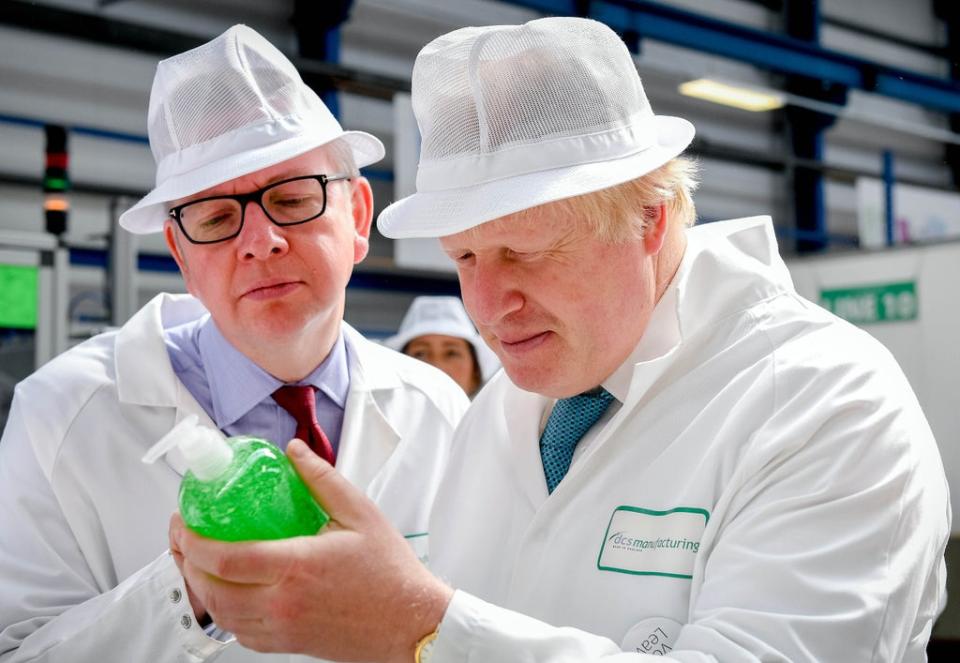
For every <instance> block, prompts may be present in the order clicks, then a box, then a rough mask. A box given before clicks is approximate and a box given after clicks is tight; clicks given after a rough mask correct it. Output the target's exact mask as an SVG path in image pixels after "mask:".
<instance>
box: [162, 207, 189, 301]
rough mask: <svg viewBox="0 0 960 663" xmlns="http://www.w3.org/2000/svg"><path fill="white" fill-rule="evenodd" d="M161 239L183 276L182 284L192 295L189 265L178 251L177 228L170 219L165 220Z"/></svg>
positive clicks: (181, 252)
mask: <svg viewBox="0 0 960 663" xmlns="http://www.w3.org/2000/svg"><path fill="white" fill-rule="evenodd" d="M163 239H164V240H165V241H166V243H167V248H168V249H170V255H172V256H173V259H174V260H175V261H176V263H177V267H179V268H180V274H181V275H182V276H183V282H184V283H185V284H186V286H187V291H188V292H190V293H191V294H192V293H193V289H192V287H191V280H190V268H189V265H187V261H186V258H184V256H183V251H181V250H180V241H179V239H178V237H177V227H176V226H175V225H174V223H173V221H171V220H170V219H167V220H166V221H165V222H164V223H163Z"/></svg>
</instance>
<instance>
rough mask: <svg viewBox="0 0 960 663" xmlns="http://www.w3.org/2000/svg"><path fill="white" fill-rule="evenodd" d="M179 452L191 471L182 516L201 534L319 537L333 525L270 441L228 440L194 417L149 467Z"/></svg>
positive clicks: (148, 459)
mask: <svg viewBox="0 0 960 663" xmlns="http://www.w3.org/2000/svg"><path fill="white" fill-rule="evenodd" d="M174 447H176V448H178V449H179V450H180V453H181V454H182V455H183V458H184V459H185V460H186V464H187V467H188V468H189V470H188V471H187V473H186V474H185V475H184V477H183V481H182V482H181V483H180V515H181V516H182V517H183V520H184V522H185V523H186V524H187V526H188V527H190V529H192V530H193V531H195V532H197V533H198V534H202V535H203V536H206V537H210V538H213V539H220V540H221V541H253V540H264V539H285V538H288V537H291V536H304V535H313V534H316V533H317V532H318V531H319V530H320V528H321V527H323V526H324V525H326V524H327V522H328V521H329V520H330V517H329V516H328V515H327V514H326V512H324V510H323V509H322V508H320V506H319V505H318V504H317V503H316V501H315V500H314V499H313V496H312V495H311V494H310V491H309V490H308V489H307V487H306V485H304V483H303V481H302V480H301V479H300V477H299V475H298V474H297V472H296V470H294V469H293V465H291V464H290V461H289V460H288V459H287V457H286V455H285V454H284V453H283V452H282V451H281V450H280V449H279V448H278V447H277V446H276V445H274V444H271V443H270V442H268V441H266V440H263V439H260V438H256V437H249V436H238V437H230V438H226V439H224V437H223V436H222V435H221V434H220V431H217V430H214V429H213V428H209V427H207V426H202V425H201V424H200V423H199V421H198V419H197V417H196V415H190V416H189V417H187V418H186V419H184V420H183V421H181V422H180V423H179V424H177V425H176V426H174V427H173V429H172V430H171V431H170V432H169V433H167V434H166V435H164V436H163V438H162V439H161V440H160V441H159V442H157V443H156V444H155V445H153V447H151V448H150V450H149V451H148V452H147V453H146V455H145V456H144V457H143V462H145V463H152V462H154V461H156V460H157V459H158V458H160V456H162V455H164V454H165V453H167V452H169V451H171V450H172V449H173V448H174Z"/></svg>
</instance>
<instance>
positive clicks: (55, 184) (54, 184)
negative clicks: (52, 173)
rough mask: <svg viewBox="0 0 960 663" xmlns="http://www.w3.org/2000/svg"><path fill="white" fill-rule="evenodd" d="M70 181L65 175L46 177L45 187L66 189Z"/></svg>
mask: <svg viewBox="0 0 960 663" xmlns="http://www.w3.org/2000/svg"><path fill="white" fill-rule="evenodd" d="M69 186H70V183H69V182H68V181H67V180H66V178H63V177H44V178H43V188H44V189H49V190H51V191H66V190H67V188H68V187H69Z"/></svg>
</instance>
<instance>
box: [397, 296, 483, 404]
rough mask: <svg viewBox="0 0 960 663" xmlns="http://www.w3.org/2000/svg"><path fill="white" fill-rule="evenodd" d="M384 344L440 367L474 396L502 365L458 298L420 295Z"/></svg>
mask: <svg viewBox="0 0 960 663" xmlns="http://www.w3.org/2000/svg"><path fill="white" fill-rule="evenodd" d="M384 343H385V344H386V345H387V346H389V347H391V348H393V349H394V350H398V351H400V352H402V353H404V354H406V355H410V356H411V357H416V358H417V359H420V360H422V361H425V362H427V363H428V364H432V365H433V366H436V367H437V368H439V369H440V370H441V371H443V372H444V373H446V374H447V375H449V376H450V377H451V378H453V379H454V381H456V383H457V384H459V385H460V387H461V388H462V389H463V390H464V391H465V392H466V393H467V395H468V396H470V397H471V398H473V396H474V395H475V394H476V393H477V392H478V391H480V387H482V386H483V384H484V383H485V382H486V381H487V380H489V379H490V377H491V376H492V375H493V374H494V373H495V372H496V371H497V369H498V368H499V367H500V365H499V362H498V361H497V358H496V355H494V354H493V352H492V351H491V350H490V348H488V347H487V346H486V344H485V343H484V342H483V339H481V338H480V335H479V334H478V333H477V330H476V328H474V326H473V323H472V322H470V318H469V317H467V312H466V311H465V310H464V308H463V304H462V303H461V302H460V300H459V299H458V298H457V297H417V298H416V299H414V300H413V303H412V304H411V305H410V308H409V309H407V313H406V315H404V316H403V321H402V322H401V323H400V329H399V330H398V331H397V334H396V335H395V336H391V337H390V338H388V339H386V340H385V341H384Z"/></svg>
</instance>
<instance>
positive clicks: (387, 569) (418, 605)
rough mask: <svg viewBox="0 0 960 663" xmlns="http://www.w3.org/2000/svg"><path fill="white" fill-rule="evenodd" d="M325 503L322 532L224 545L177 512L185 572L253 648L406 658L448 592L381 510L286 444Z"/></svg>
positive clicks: (216, 615) (301, 449)
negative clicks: (200, 533)
mask: <svg viewBox="0 0 960 663" xmlns="http://www.w3.org/2000/svg"><path fill="white" fill-rule="evenodd" d="M287 455H288V456H289V457H290V458H291V459H292V460H293V462H294V465H295V467H296V470H297V472H298V474H299V475H300V476H301V477H302V478H303V480H304V482H305V483H306V485H307V486H308V487H309V489H310V491H311V493H312V494H313V495H314V497H316V498H317V499H318V500H321V501H322V502H323V504H324V505H325V506H326V507H327V508H328V509H329V512H330V515H331V518H332V519H331V521H330V524H329V525H328V526H327V528H326V529H325V530H324V533H323V535H322V536H312V537H296V538H292V539H284V540H280V541H255V542H246V543H223V542H219V541H214V540H211V539H207V538H204V537H201V536H198V535H197V534H195V533H194V532H192V531H191V530H190V529H189V528H187V527H186V526H185V525H184V523H183V521H182V520H181V519H180V518H179V517H177V516H174V518H173V519H172V520H171V523H170V538H171V541H172V542H175V544H174V545H176V547H177V548H178V549H179V550H182V551H183V555H184V558H183V575H184V578H185V579H186V580H187V582H188V584H189V585H190V586H191V587H193V590H194V591H195V592H196V593H197V596H198V598H199V599H200V601H201V602H202V603H203V604H204V605H205V606H206V607H207V609H208V610H209V611H210V614H211V616H212V617H213V619H214V620H215V621H216V623H217V625H218V626H220V627H221V628H224V629H226V630H228V631H231V632H232V633H234V634H235V635H236V636H237V639H238V640H239V642H240V643H241V644H243V645H244V646H246V647H249V648H251V649H255V650H257V651H277V652H294V653H303V654H308V655H311V656H315V657H318V658H325V659H332V660H362V661H404V662H406V661H410V660H412V659H413V650H414V646H415V644H416V642H417V641H418V640H419V639H420V638H421V637H422V636H424V635H426V634H428V633H430V632H431V631H433V630H434V629H435V628H436V626H437V624H438V623H439V622H440V620H441V619H442V617H443V614H444V612H445V611H446V607H447V604H448V603H449V601H450V599H451V597H452V596H453V590H452V589H450V588H449V587H448V586H447V585H446V584H445V583H443V582H442V581H441V580H439V579H438V578H436V577H435V576H433V575H432V574H431V573H430V572H429V571H428V570H427V568H426V567H425V566H424V565H423V564H422V563H421V562H420V560H419V559H418V558H417V556H416V555H415V554H414V552H413V550H412V549H411V548H410V545H409V544H408V543H407V542H406V541H405V540H404V539H403V537H402V536H401V535H400V533H399V532H398V531H397V530H396V529H395V528H394V527H393V526H392V525H391V524H390V522H389V521H388V520H387V518H386V516H384V515H383V513H382V512H381V511H380V510H379V509H378V508H377V506H376V505H375V504H374V503H373V502H372V501H371V500H370V499H368V498H367V497H366V496H365V495H364V494H363V493H362V492H361V491H359V490H358V489H357V488H355V487H354V486H352V485H351V484H350V483H349V482H348V481H347V480H346V479H344V478H343V477H342V476H340V474H338V473H337V472H336V470H334V469H333V468H332V467H331V466H330V465H329V464H328V463H325V462H324V461H323V460H321V459H320V458H319V457H317V456H316V454H314V453H313V452H311V451H310V450H309V448H307V446H306V445H305V444H303V443H302V442H300V441H299V440H293V441H291V442H290V445H289V446H288V448H287Z"/></svg>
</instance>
